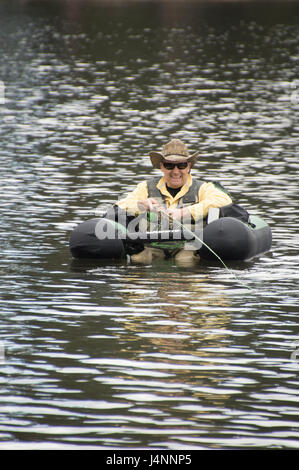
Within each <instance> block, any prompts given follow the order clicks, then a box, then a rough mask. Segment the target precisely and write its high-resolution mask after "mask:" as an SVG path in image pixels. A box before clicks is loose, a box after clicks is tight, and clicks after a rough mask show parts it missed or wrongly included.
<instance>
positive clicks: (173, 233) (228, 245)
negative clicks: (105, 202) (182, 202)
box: [69, 204, 272, 261]
mask: <svg viewBox="0 0 299 470" xmlns="http://www.w3.org/2000/svg"><path fill="white" fill-rule="evenodd" d="M227 207H229V210H225V209H226V208H227ZM232 207H233V208H234V209H235V208H237V209H241V215H240V211H238V210H237V211H234V210H233V211H232V210H231V208H232ZM226 208H221V209H220V210H219V209H218V215H217V216H216V219H215V218H214V220H211V218H210V217H208V219H207V221H206V225H205V226H204V228H203V229H202V231H201V235H200V237H199V238H200V240H201V241H202V242H203V243H202V244H201V246H200V248H199V249H198V253H199V255H200V257H202V258H204V259H213V258H215V253H216V255H217V256H218V257H220V258H221V259H222V260H238V261H247V260H250V259H252V258H254V257H256V256H258V255H261V254H262V253H265V252H266V251H268V250H269V249H270V247H271V243H272V234H271V229H270V227H269V225H268V224H267V223H266V222H265V221H264V220H263V219H262V218H260V217H258V216H254V215H249V214H248V213H247V211H245V210H244V209H242V208H240V206H237V205H235V204H234V205H230V206H226ZM223 209H224V210H223ZM244 213H245V216H244ZM231 214H233V215H234V216H230V215H231ZM209 215H210V214H209ZM209 219H210V220H209ZM174 227H175V225H174ZM181 227H182V226H181ZM190 233H191V232H190V231H188V230H187V236H186V232H185V231H184V230H182V228H174V229H173V230H168V231H167V233H165V231H163V230H162V231H148V232H146V231H145V232H142V233H140V232H138V233H137V232H130V231H129V230H128V229H127V228H126V226H124V225H122V224H120V223H119V222H116V221H115V220H111V219H109V218H107V217H106V216H105V217H102V218H93V219H90V220H87V221H85V222H83V223H81V224H79V225H78V226H77V227H76V228H75V229H74V230H73V231H72V233H71V235H70V239H69V247H70V251H71V254H72V256H73V257H74V258H93V259H121V258H125V257H126V256H127V255H129V256H130V255H132V254H134V253H138V252H140V251H142V249H143V248H144V246H145V245H146V246H155V248H157V247H158V248H161V249H164V251H165V252H166V253H167V247H168V248H170V251H171V246H175V244H178V243H181V247H182V246H183V244H184V243H186V242H190V240H192V234H191V235H190ZM193 240H195V236H194V237H193Z"/></svg>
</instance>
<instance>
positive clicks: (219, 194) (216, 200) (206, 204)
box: [189, 183, 232, 220]
mask: <svg viewBox="0 0 299 470" xmlns="http://www.w3.org/2000/svg"><path fill="white" fill-rule="evenodd" d="M198 199H199V202H198V203H197V204H193V205H192V206H190V207H189V210H190V212H191V215H192V217H193V219H194V220H199V219H202V218H204V217H206V216H207V215H208V212H209V209H210V208H211V207H223V206H227V205H228V204H231V203H232V199H231V198H230V196H229V195H228V194H226V193H225V192H224V191H222V190H221V189H219V188H217V187H216V186H215V185H214V184H213V183H204V184H203V185H202V186H201V187H200V189H199V192H198Z"/></svg>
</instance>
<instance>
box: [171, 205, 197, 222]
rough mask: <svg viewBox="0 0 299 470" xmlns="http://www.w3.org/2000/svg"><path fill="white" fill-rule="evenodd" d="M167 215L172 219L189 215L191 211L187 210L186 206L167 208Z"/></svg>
mask: <svg viewBox="0 0 299 470" xmlns="http://www.w3.org/2000/svg"><path fill="white" fill-rule="evenodd" d="M166 213H167V215H169V217H171V218H172V219H174V220H179V219H183V218H184V217H189V218H190V217H191V212H190V211H189V209H188V207H184V208H183V209H171V208H170V209H167V211H166Z"/></svg>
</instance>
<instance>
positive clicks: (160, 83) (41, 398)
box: [0, 0, 299, 449]
mask: <svg viewBox="0 0 299 470" xmlns="http://www.w3.org/2000/svg"><path fill="white" fill-rule="evenodd" d="M0 38H1V55H0V80H1V83H0V85H1V89H0V92H1V97H0V98H1V104H0V120H1V127H0V137H1V140H0V147H1V152H0V160H1V173H0V178H1V198H0V209H1V218H0V230H1V232H0V237H1V252H2V254H1V259H0V276H1V283H0V301H1V310H0V383H1V389H0V448H5V449H19V448H20V449H23V448H24V449H34V448H38V449H41V448H58V449H59V448H60V449H67V448H71V449H73V448H98V449H103V448H120V449H129V448H131V449H132V448H135V449H136V448H137V449H138V448H156V449H215V448H217V449H229V448H233V449H242V448H243V449H244V448H267V449H270V448H281V449H283V448H285V449H294V448H297V449H298V448H299V440H298V438H299V420H298V411H299V398H298V370H299V363H298V361H299V335H298V258H299V257H298V245H299V242H298V222H297V221H298V169H299V164H298V131H299V127H298V117H299V80H298V77H299V54H298V51H299V5H298V4H297V3H288V2H287V3H285V2H282V4H277V3H276V4H275V5H269V4H268V5H267V6H259V7H258V6H256V5H252V4H248V5H247V4H246V5H244V4H243V5H242V6H241V5H238V4H235V5H229V4H222V5H219V4H214V5H212V6H208V5H206V4H205V5H203V4H201V3H200V4H198V3H192V4H189V3H188V2H183V3H182V2H180V3H179V4H176V3H175V2H174V3H169V2H166V3H165V2H159V1H158V2H146V1H145V2H139V4H138V5H137V4H136V3H135V2H129V3H126V2H121V3H117V2H116V3H115V2H110V3H107V2H104V3H101V2H95V1H94V2H80V1H79V2H66V1H65V2H64V1H29V0H28V1H22V2H21V1H2V2H1V3H0ZM171 137H179V138H182V139H183V140H184V141H185V142H186V143H187V145H188V146H189V148H190V149H191V150H192V151H195V150H199V151H200V159H199V163H198V164H197V167H196V168H195V169H194V172H193V173H194V175H197V176H200V177H204V178H207V179H212V180H215V179H216V180H220V181H221V182H222V184H223V185H224V186H225V187H226V188H227V189H229V190H230V192H231V194H232V195H233V197H234V199H235V201H238V202H239V203H241V204H242V205H244V206H245V207H246V208H247V209H249V210H250V211H251V212H253V213H255V214H258V215H261V216H262V217H264V218H265V219H266V220H267V222H268V223H269V224H270V225H271V228H272V231H273V246H272V250H271V252H270V253H266V254H264V255H262V256H261V257H260V258H258V259H256V260H254V261H252V262H250V263H234V264H229V266H228V268H229V270H226V269H225V268H224V267H223V266H222V265H220V263H218V262H213V263H207V262H202V263H201V264H200V265H198V266H196V267H195V266H193V267H192V266H182V265H177V264H175V262H174V261H172V260H166V261H165V260H163V261H155V262H154V263H153V264H152V265H145V266H140V265H134V264H132V263H130V262H129V261H128V260H125V261H121V262H112V261H110V262H97V263H96V262H84V261H78V260H77V261H75V260H72V258H71V256H70V253H69V249H68V237H69V233H70V231H71V229H72V228H73V227H74V226H75V225H76V224H77V223H79V222H81V221H83V220H86V219H88V218H90V217H93V216H94V214H95V212H96V210H97V208H98V207H99V206H102V205H105V204H109V203H112V202H114V201H115V200H116V199H117V198H118V197H119V195H121V194H124V193H126V192H127V191H129V190H131V189H132V188H133V187H134V186H135V185H136V184H137V183H138V182H139V181H141V180H142V179H143V178H144V177H145V176H146V175H148V174H154V173H155V172H154V171H153V170H152V168H151V165H150V161H149V158H148V157H147V155H148V152H149V151H151V150H158V149H160V148H161V146H162V145H163V144H164V143H165V142H166V141H167V140H168V139H169V138H171ZM297 350H298V357H297Z"/></svg>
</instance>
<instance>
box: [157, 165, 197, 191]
mask: <svg viewBox="0 0 299 470" xmlns="http://www.w3.org/2000/svg"><path fill="white" fill-rule="evenodd" d="M180 163H182V164H186V160H185V161H182V162H167V160H166V161H165V162H164V164H165V166H164V165H163V162H161V163H160V168H161V171H162V172H163V174H164V177H165V181H166V184H167V186H168V187H169V188H180V187H181V186H183V185H184V184H185V183H186V182H187V179H188V174H189V171H190V168H191V164H190V163H187V166H186V167H185V168H180ZM167 167H169V168H167Z"/></svg>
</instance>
